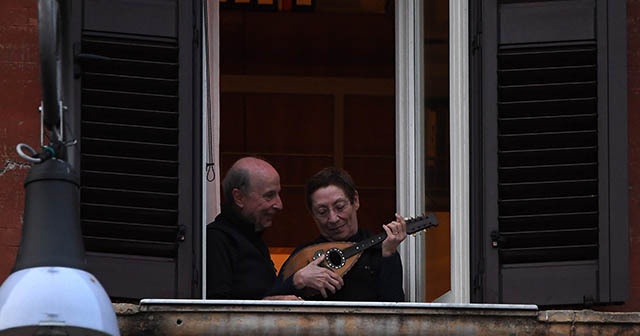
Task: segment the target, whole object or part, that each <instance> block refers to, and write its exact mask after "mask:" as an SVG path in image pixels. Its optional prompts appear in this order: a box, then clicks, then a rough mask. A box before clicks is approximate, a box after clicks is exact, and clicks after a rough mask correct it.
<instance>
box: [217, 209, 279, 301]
mask: <svg viewBox="0 0 640 336" xmlns="http://www.w3.org/2000/svg"><path fill="white" fill-rule="evenodd" d="M275 280H276V270H275V267H274V264H273V261H272V260H271V255H270V254H269V249H268V248H267V245H266V244H265V243H264V241H262V238H261V236H260V234H259V233H256V232H255V229H254V225H253V223H249V222H247V221H246V220H244V219H243V218H242V217H240V216H239V215H238V214H237V213H236V212H235V211H234V210H233V209H231V208H230V207H223V209H222V213H220V214H219V215H218V216H217V217H216V219H215V220H214V221H213V222H212V223H210V224H209V225H207V299H245V300H259V299H262V298H263V297H264V296H265V295H266V293H267V291H268V290H269V289H270V288H271V287H272V286H273V283H274V281H275Z"/></svg>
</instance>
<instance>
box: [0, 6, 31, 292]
mask: <svg viewBox="0 0 640 336" xmlns="http://www.w3.org/2000/svg"><path fill="white" fill-rule="evenodd" d="M37 17H38V7H37V1H36V0H3V1H1V2H0V22H1V24H0V74H2V75H1V76H0V281H4V279H5V278H6V277H7V276H8V275H9V273H10V271H11V268H12V267H13V264H14V261H15V255H16V252H17V251H18V245H19V243H20V234H21V227H22V211H23V208H24V187H23V182H24V178H25V176H26V173H27V171H28V168H29V165H27V164H26V161H25V160H23V159H21V158H20V157H19V156H18V154H17V153H16V149H15V148H16V145H17V144H18V143H20V142H24V143H27V144H29V145H30V146H32V147H34V148H38V147H39V142H40V138H39V129H40V126H39V114H38V110H37V108H38V105H39V101H40V81H39V71H40V68H39V60H38V26H37V24H38V20H37Z"/></svg>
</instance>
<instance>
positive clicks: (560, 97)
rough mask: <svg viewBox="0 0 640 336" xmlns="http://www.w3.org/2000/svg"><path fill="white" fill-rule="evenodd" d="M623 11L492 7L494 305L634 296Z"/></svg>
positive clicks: (487, 72)
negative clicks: (630, 259)
mask: <svg viewBox="0 0 640 336" xmlns="http://www.w3.org/2000/svg"><path fill="white" fill-rule="evenodd" d="M620 3H622V2H618V1H615V2H614V1H609V2H607V1H596V0H575V1H524V0H522V1H513V0H511V1H506V0H504V1H497V2H496V1H486V2H485V4H484V7H483V15H482V20H483V23H482V27H483V29H482V35H483V36H482V43H481V48H482V67H483V70H482V71H483V72H482V81H481V83H482V85H483V91H484V92H483V95H482V102H483V105H482V130H481V131H480V132H482V134H483V136H482V142H483V147H482V150H483V163H482V165H481V166H482V167H483V171H484V176H483V180H484V187H483V188H484V191H483V196H482V199H483V202H484V209H483V210H484V227H485V229H484V232H483V237H482V238H481V241H482V242H481V246H482V248H483V250H484V251H485V258H486V265H485V266H484V267H482V268H481V269H484V272H485V274H484V279H485V280H486V281H485V283H484V286H485V287H484V291H483V294H484V301H486V302H500V303H535V304H539V305H568V304H591V303H607V302H616V301H618V302H619V301H622V300H624V298H625V297H626V289H625V288H627V287H628V284H627V281H628V280H627V279H626V277H624V275H625V274H626V272H627V267H628V265H626V260H628V257H627V251H626V249H625V248H624V246H626V244H627V241H626V240H627V235H626V230H627V218H626V206H627V204H626V156H625V154H621V153H620V151H621V150H624V149H626V132H625V130H626V124H625V123H624V119H625V118H626V113H627V111H626V105H625V103H624V102H622V101H624V100H626V95H625V92H626V88H625V87H624V86H626V82H624V80H621V79H620V78H621V77H622V79H624V71H625V70H626V69H625V67H624V61H622V62H621V61H620V59H622V60H624V57H625V48H624V45H622V47H621V46H620V44H619V42H617V41H616V40H615V39H619V37H615V35H613V34H622V35H623V36H624V25H622V26H620V25H617V24H615V23H614V22H613V20H620V21H624V19H625V17H624V11H622V10H620ZM615 7H618V9H615ZM607 8H608V9H609V12H607V10H606V9H607ZM622 8H624V5H622ZM607 14H609V15H619V17H617V18H616V17H611V16H609V17H607ZM620 28H622V32H620V31H619V30H620ZM616 29H617V31H615V32H614V31H613V30H616ZM612 36H614V37H612ZM614 47H616V48H614ZM618 83H623V85H624V86H623V87H615V91H613V90H611V89H613V88H614V86H613V85H616V84H618ZM621 147H622V149H621ZM476 176H479V175H476ZM620 201H623V203H620Z"/></svg>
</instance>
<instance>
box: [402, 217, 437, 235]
mask: <svg viewBox="0 0 640 336" xmlns="http://www.w3.org/2000/svg"><path fill="white" fill-rule="evenodd" d="M405 222H406V223H407V234H413V233H416V232H419V231H422V230H426V229H428V228H430V227H432V226H438V218H437V217H436V215H435V214H433V213H432V212H431V213H428V214H423V215H420V216H417V217H409V218H405Z"/></svg>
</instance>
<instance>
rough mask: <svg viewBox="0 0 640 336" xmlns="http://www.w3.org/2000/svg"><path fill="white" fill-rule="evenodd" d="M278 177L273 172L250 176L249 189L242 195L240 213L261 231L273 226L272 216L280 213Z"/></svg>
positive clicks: (280, 202) (268, 171)
mask: <svg viewBox="0 0 640 336" xmlns="http://www.w3.org/2000/svg"><path fill="white" fill-rule="evenodd" d="M282 207H283V205H282V200H281V199H280V176H279V175H278V173H277V172H276V171H275V170H271V169H270V170H267V171H263V172H261V173H259V174H254V175H253V176H251V182H250V188H249V191H248V192H247V194H243V195H242V207H241V210H240V213H241V214H242V215H243V216H244V217H245V218H247V219H248V220H250V221H251V222H253V223H254V224H255V228H256V231H262V230H264V229H265V228H268V227H270V226H271V225H272V224H273V216H274V215H275V214H277V213H278V212H280V211H282Z"/></svg>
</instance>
